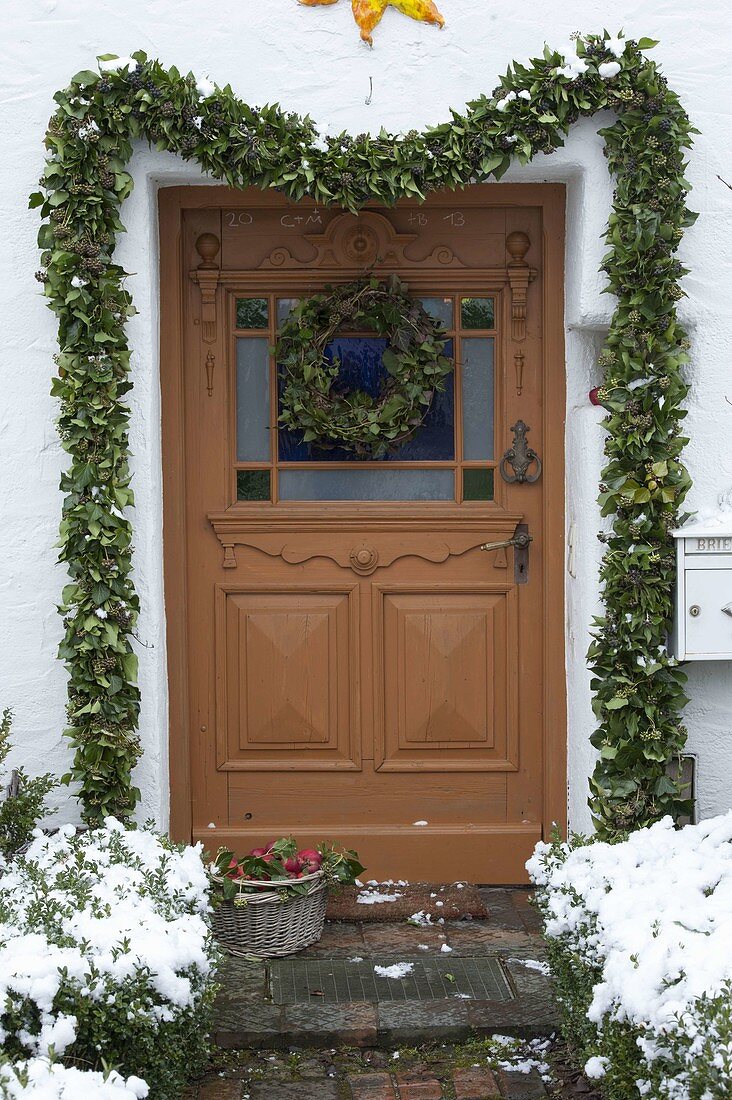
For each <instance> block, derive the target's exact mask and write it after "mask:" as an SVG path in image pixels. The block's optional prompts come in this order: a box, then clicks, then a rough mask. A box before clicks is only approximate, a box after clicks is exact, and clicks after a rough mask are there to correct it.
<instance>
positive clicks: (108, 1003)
mask: <svg viewBox="0 0 732 1100" xmlns="http://www.w3.org/2000/svg"><path fill="white" fill-rule="evenodd" d="M207 909H208V879H207V874H206V871H205V869H204V867H203V863H202V861H201V854H200V851H199V850H198V849H196V848H185V847H177V846H175V845H173V844H172V843H170V842H169V841H168V840H166V839H165V838H163V837H160V836H157V835H155V834H154V833H152V832H150V831H147V830H127V829H125V827H124V826H123V825H121V824H120V823H119V822H117V821H115V820H114V819H111V818H109V819H108V820H107V822H106V823H105V827H104V828H102V829H98V830H94V831H92V832H88V833H85V834H83V835H80V836H77V834H76V830H75V829H74V828H73V827H72V826H66V827H64V828H63V829H62V830H60V832H59V833H57V834H56V835H54V836H51V837H46V836H43V835H42V834H40V833H39V834H38V835H37V836H36V838H35V840H34V841H33V843H32V844H31V846H30V848H29V849H28V851H27V852H26V853H25V854H24V855H21V856H20V857H18V858H17V859H16V860H15V861H14V862H13V863H7V862H6V863H5V864H0V1042H1V1043H2V1050H3V1053H4V1054H5V1056H6V1057H7V1058H9V1059H11V1060H12V1061H14V1062H20V1061H23V1060H25V1059H27V1058H34V1057H37V1056H51V1057H52V1058H53V1057H56V1058H60V1059H61V1060H63V1062H65V1063H66V1064H68V1065H76V1066H81V1067H83V1068H88V1069H90V1070H95V1071H106V1070H108V1069H109V1068H110V1067H114V1068H115V1069H116V1070H118V1071H119V1072H120V1074H122V1076H124V1077H130V1076H136V1077H140V1078H142V1079H143V1080H144V1081H145V1082H147V1084H148V1085H149V1088H150V1095H151V1096H154V1097H155V1098H156V1100H168V1098H170V1100H173V1098H175V1100H178V1097H179V1096H180V1092H181V1090H182V1087H183V1085H184V1083H185V1081H186V1080H187V1079H188V1077H190V1076H191V1075H193V1074H195V1073H196V1072H198V1071H199V1070H200V1069H201V1068H202V1066H203V1064H204V1061H205V1058H206V1055H207V1049H208V1048H207V1029H208V1023H209V1010H210V1006H211V1002H212V998H213V991H214V987H213V984H212V981H211V975H212V966H213V962H214V957H215V953H214V947H213V944H212V940H211V936H210V932H209V928H208V923H207V920H206V913H207ZM10 1095H12V1093H11V1094H10Z"/></svg>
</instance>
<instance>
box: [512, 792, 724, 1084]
mask: <svg viewBox="0 0 732 1100" xmlns="http://www.w3.org/2000/svg"><path fill="white" fill-rule="evenodd" d="M527 868H528V870H529V874H530V875H531V878H532V879H533V881H534V882H535V883H536V884H537V886H538V887H540V889H541V906H542V912H543V914H544V919H545V932H546V935H547V936H548V937H549V938H554V939H560V940H561V941H562V942H563V944H564V945H565V946H566V947H567V948H568V949H569V950H572V951H576V952H577V953H578V954H579V956H580V957H581V958H582V959H583V961H584V962H586V963H587V964H588V965H590V966H594V967H596V968H597V969H598V971H599V973H600V978H599V980H598V981H597V983H596V985H595V986H594V988H593V992H592V998H591V1002H590V1006H589V1010H588V1018H589V1019H590V1021H591V1022H592V1023H594V1024H595V1025H597V1027H598V1028H599V1029H600V1030H601V1029H602V1027H603V1024H604V1022H605V1021H607V1020H608V1019H610V1020H617V1021H621V1022H627V1023H628V1024H629V1025H631V1026H633V1027H635V1028H636V1029H638V1031H639V1032H640V1034H641V1041H639V1046H640V1049H641V1052H642V1055H643V1057H644V1058H645V1061H646V1062H647V1063H648V1064H649V1065H650V1063H652V1062H654V1061H655V1060H656V1059H659V1058H661V1059H663V1058H664V1057H666V1055H667V1053H668V1050H667V1048H668V1046H669V1042H670V1043H671V1044H673V1043H674V1042H676V1041H677V1040H678V1041H679V1042H681V1043H682V1044H683V1043H684V1042H685V1043H687V1045H688V1044H691V1047H690V1048H689V1058H690V1059H691V1060H692V1062H693V1056H694V1047H695V1044H696V1046H697V1047H698V1049H701V1047H702V1045H703V1037H704V1035H705V1034H706V1033H707V1032H708V1029H709V1024H708V1016H705V1015H704V1010H703V1007H702V1006H703V1001H702V1000H701V999H702V998H704V997H705V996H706V997H711V998H714V997H721V998H727V997H728V991H729V988H730V982H732V952H731V951H730V949H729V945H730V942H732V812H730V813H728V814H724V815H722V816H720V817H716V818H711V819H709V820H706V821H703V822H701V823H700V824H698V825H688V826H686V827H685V828H683V829H680V830H679V829H675V828H674V825H673V822H672V820H671V818H670V817H669V818H664V820H663V821H660V822H658V823H657V824H655V825H652V826H650V827H649V828H646V829H640V830H638V831H637V832H635V833H633V834H631V835H630V837H629V838H628V839H627V840H626V841H624V842H623V843H619V844H613V845H610V844H605V843H600V842H597V843H592V844H587V845H584V846H580V847H574V848H570V847H569V846H568V845H562V846H561V847H560V848H559V849H558V850H557V849H554V850H552V849H551V848H550V846H548V845H546V844H539V845H538V846H537V849H536V851H535V854H534V856H533V857H532V858H531V859H530V860H529V862H528V864H527ZM705 1021H706V1022H705ZM716 1057H719V1058H720V1059H727V1061H725V1062H724V1065H725V1066H727V1065H728V1062H729V1060H730V1058H732V1053H731V1052H730V1050H729V1049H727V1048H725V1050H724V1051H721V1048H720V1046H719V1044H718V1045H717V1053H716ZM591 1061H592V1060H591ZM720 1066H721V1062H720ZM598 1068H599V1066H598V1065H597V1064H595V1063H594V1062H593V1064H592V1066H591V1069H592V1070H597V1069H598ZM662 1095H669V1096H674V1097H676V1098H678V1100H685V1098H686V1097H688V1096H689V1095H690V1093H689V1092H688V1090H687V1089H686V1086H685V1085H684V1084H682V1083H679V1082H677V1084H676V1085H675V1086H674V1091H671V1090H670V1087H669V1091H668V1093H662Z"/></svg>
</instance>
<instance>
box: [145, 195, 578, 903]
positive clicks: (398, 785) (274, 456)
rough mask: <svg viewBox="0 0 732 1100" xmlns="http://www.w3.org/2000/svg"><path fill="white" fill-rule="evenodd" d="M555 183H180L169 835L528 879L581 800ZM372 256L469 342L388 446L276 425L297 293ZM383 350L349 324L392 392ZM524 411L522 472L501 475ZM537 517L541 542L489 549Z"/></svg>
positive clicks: (171, 402)
mask: <svg viewBox="0 0 732 1100" xmlns="http://www.w3.org/2000/svg"><path fill="white" fill-rule="evenodd" d="M563 201H564V195H563V189H562V188H561V187H557V186H538V187H536V186H531V187H510V186H487V187H486V186H479V187H475V188H473V189H470V190H468V191H467V192H464V193H460V194H457V195H456V194H444V195H440V196H437V197H435V198H432V199H431V200H430V201H429V202H428V203H427V204H426V205H424V206H419V205H417V204H415V203H411V202H404V203H402V204H400V205H398V206H397V207H396V208H395V209H391V210H386V209H379V208H376V207H374V208H369V209H367V210H366V211H364V212H362V213H361V214H360V215H358V216H356V215H353V214H350V213H348V212H344V211H342V210H340V209H323V208H320V209H318V208H316V207H314V206H313V204H312V203H303V204H301V205H296V204H292V203H289V202H287V201H286V200H285V199H283V198H282V197H281V196H277V195H272V194H264V193H259V192H257V193H240V192H233V191H228V190H222V189H220V188H215V189H213V188H195V189H194V188H181V189H178V188H175V189H170V190H168V191H163V192H162V193H161V247H162V301H163V327H162V359H163V372H162V377H163V409H164V447H165V454H164V473H165V501H166V514H165V550H166V602H167V613H168V620H169V638H168V641H169V667H170V686H171V777H172V779H171V782H172V816H173V831H174V832H175V833H176V834H177V835H180V836H185V837H186V838H187V837H189V836H192V837H193V839H194V840H203V842H204V843H205V844H206V846H207V847H211V848H215V847H217V846H218V844H221V843H225V844H227V845H230V846H232V847H234V848H235V849H237V850H240V851H241V850H248V849H249V848H250V847H251V846H252V845H254V844H256V843H260V842H262V841H266V840H267V839H268V838H270V837H272V836H277V835H280V834H282V833H289V832H292V833H294V834H295V835H296V836H297V838H298V839H299V840H301V841H302V842H303V843H312V842H314V841H317V840H322V839H336V840H339V841H341V842H343V843H345V844H346V845H348V846H352V847H355V848H357V849H358V851H359V852H360V854H361V857H362V861H363V862H364V863H365V864H366V865H367V868H368V872H369V875H373V876H376V877H377V878H383V877H391V878H398V877H405V878H411V879H413V880H417V879H427V880H430V881H440V880H443V881H452V880H455V879H460V878H464V879H470V880H472V881H478V882H485V883H488V882H518V881H522V880H523V879H524V877H525V874H524V870H523V863H524V861H525V859H526V858H527V856H528V855H529V853H530V851H531V849H532V847H533V845H534V844H535V842H536V841H537V840H538V839H540V838H541V837H542V836H543V835H545V834H546V831H547V827H548V826H549V825H550V823H551V821H552V820H558V821H560V822H561V821H562V820H563V817H564V810H563V802H564V797H563V791H564V785H565V768H564V742H565V730H564V704H563V698H564V673H563V668H564V664H563V614H562V557H563V554H562V494H563V462H562V445H563V410H564V402H563V357H562V342H561V340H562V329H561V325H562V262H561V256H562V242H563V213H562V211H563ZM367 269H368V270H373V271H374V272H375V273H376V274H377V275H383V276H386V275H388V274H390V273H392V272H396V273H397V274H398V275H399V276H400V278H402V279H403V280H404V281H405V282H406V283H407V284H408V287H409V292H410V294H412V295H413V296H415V297H418V298H420V299H421V300H422V301H423V303H424V305H425V308H426V309H427V310H428V311H429V312H431V313H432V314H434V315H435V316H436V317H439V318H440V320H441V321H442V322H443V324H444V326H445V329H446V331H447V333H448V335H449V344H448V348H447V351H448V353H449V354H450V356H451V357H453V358H454V362H455V370H454V373H453V375H452V376H451V377H450V379H449V383H448V385H447V387H446V389H445V391H444V393H442V394H439V395H438V396H437V397H436V398H435V400H434V402H433V405H432V409H431V411H430V414H429V416H428V417H427V420H426V421H425V423H424V425H423V426H422V427H421V428H420V430H419V432H418V433H417V434H416V435H415V436H414V437H413V438H412V439H411V440H409V441H408V442H407V443H405V444H404V445H402V447H401V448H400V450H399V451H398V452H397V453H396V454H394V455H392V456H390V457H389V458H388V459H386V460H381V461H375V462H368V461H363V460H358V459H354V458H353V457H352V456H350V455H349V454H348V453H346V452H344V451H339V450H337V449H332V450H322V449H321V450H318V449H316V448H313V447H312V446H310V445H308V444H305V443H304V442H303V440H302V438H301V437H300V436H298V435H297V433H294V432H288V431H284V430H278V378H277V367H276V363H275V361H274V356H273V355H272V347H273V345H274V343H275V341H276V335H277V331H278V327H279V325H281V323H282V320H283V319H284V318H285V317H286V316H287V314H288V312H289V310H290V309H291V308H292V304H293V302H294V301H297V300H298V299H300V298H301V297H303V296H305V295H309V294H312V293H314V292H316V291H319V290H321V289H322V288H323V287H324V286H326V285H328V284H331V283H334V282H342V281H347V280H351V279H353V278H354V277H357V276H358V275H359V274H361V273H363V271H364V270H367ZM383 344H384V342H383V341H380V340H379V339H377V338H376V337H374V334H373V333H371V334H369V333H358V332H344V333H343V334H342V336H341V337H339V339H338V341H337V346H336V347H335V348H334V349H333V350H334V353H336V354H337V355H338V356H339V357H340V359H341V361H342V363H343V372H344V377H345V378H346V380H347V382H348V383H349V384H350V385H352V386H359V387H369V386H371V387H376V388H378V385H379V382H380V378H381V371H382V370H383V368H382V366H381V353H382V351H383ZM519 421H523V422H524V423H525V424H526V425H528V427H529V429H530V431H529V433H528V444H529V446H531V447H533V449H534V450H535V452H536V453H537V455H538V456H539V457H540V458H541V460H542V462H543V472H542V474H541V476H540V477H536V475H537V474H538V473H539V464H538V463H537V462H536V461H534V462H533V463H532V464H531V466H530V467H529V470H528V474H529V480H527V481H521V480H506V479H505V477H504V476H503V475H504V474H505V475H508V477H509V478H512V477H515V473H514V467H513V466H511V464H510V463H508V462H505V463H504V464H503V467H502V470H501V466H500V460H501V457H502V456H503V454H504V452H505V451H507V450H508V449H509V448H510V447H511V445H512V442H513V441H514V438H515V431H516V429H515V427H514V426H515V425H517V423H518V422H519ZM516 438H517V441H518V445H519V449H520V444H521V440H520V438H519V437H516ZM518 459H520V454H519V455H518V458H517V461H518ZM517 531H519V532H528V533H529V534H530V535H531V537H532V539H533V541H532V542H531V543H530V548H529V549H528V551H525V550H520V549H519V550H514V548H513V547H508V548H507V549H500V548H499V549H496V550H492V551H488V552H486V551H483V550H481V546H482V545H483V544H485V543H493V542H503V541H506V540H509V539H511V538H512V537H513V536H514V535H515V533H516V532H517Z"/></svg>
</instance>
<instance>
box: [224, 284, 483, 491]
mask: <svg viewBox="0 0 732 1100" xmlns="http://www.w3.org/2000/svg"><path fill="white" fill-rule="evenodd" d="M421 301H422V304H423V306H424V308H425V309H426V310H427V312H428V313H429V314H430V315H431V316H433V317H435V318H436V319H438V320H439V321H440V322H441V323H442V325H443V327H444V329H445V332H446V335H447V343H446V346H445V354H446V355H447V356H448V357H449V358H450V359H452V360H453V362H454V365H455V366H454V371H453V373H452V374H450V375H449V376H448V378H447V379H446V384H445V388H444V390H443V391H442V392H441V393H437V394H435V397H434V399H433V401H432V405H431V407H430V410H429V413H428V414H427V416H426V418H425V421H424V423H423V424H422V425H421V427H420V428H419V430H418V431H417V432H415V434H414V435H413V436H412V438H411V439H409V440H407V441H406V442H405V443H403V444H402V445H401V446H400V447H399V448H398V449H397V450H395V451H394V452H392V453H390V454H389V455H386V456H385V457H384V458H382V459H377V460H369V461H364V460H363V459H358V458H355V457H354V456H353V454H352V453H351V452H349V451H347V450H345V449H343V448H338V447H332V448H324V447H322V445H321V446H317V445H314V444H312V443H305V442H304V441H303V438H302V435H301V434H300V433H299V432H297V431H291V430H288V429H284V428H281V427H279V426H278V416H279V397H280V392H281V380H280V378H279V376H278V371H277V366H276V363H275V362H274V355H273V352H272V349H273V347H274V345H275V344H276V339H277V330H278V329H279V328H280V327H281V325H282V324H283V323H284V321H285V320H286V318H287V316H288V315H289V313H290V311H291V310H292V309H293V307H294V306H295V305H297V303H298V299H297V298H291V297H279V296H274V295H273V296H270V297H267V298H264V297H261V298H254V297H238V298H236V300H235V326H236V332H235V344H236V347H235V352H236V355H235V358H236V454H235V469H236V496H237V499H238V500H240V501H265V500H268V501H271V502H275V503H276V502H277V501H279V500H282V501H337V500H343V501H359V500H363V501H380V500H381V501H400V500H403V501H410V500H415V501H430V500H432V501H458V502H460V501H468V502H470V501H486V500H492V499H493V484H494V478H493V470H494V467H495V461H494V453H495V450H494V419H495V418H494V385H495V362H494V357H495V340H496V328H495V316H496V310H495V299H494V298H493V297H491V296H468V295H460V294H454V295H442V296H431V297H424V298H422V299H421ZM386 346H387V341H386V340H385V339H383V338H382V337H378V336H375V335H373V333H368V332H343V333H340V334H339V335H338V336H337V337H336V339H334V340H333V341H332V342H331V344H330V345H329V347H328V348H327V349H326V355H327V356H328V358H329V359H331V360H333V359H334V358H337V359H339V360H340V362H341V380H342V385H343V387H344V388H345V389H356V388H357V389H363V390H366V391H367V392H368V393H371V394H374V395H375V394H377V393H378V392H379V389H380V387H381V385H382V384H383V382H384V380H385V378H386V370H385V368H384V366H383V362H382V357H383V353H384V351H385V349H386Z"/></svg>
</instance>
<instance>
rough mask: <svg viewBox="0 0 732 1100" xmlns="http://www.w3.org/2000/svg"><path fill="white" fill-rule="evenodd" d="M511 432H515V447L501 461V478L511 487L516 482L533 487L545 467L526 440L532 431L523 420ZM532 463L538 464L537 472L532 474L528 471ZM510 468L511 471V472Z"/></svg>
mask: <svg viewBox="0 0 732 1100" xmlns="http://www.w3.org/2000/svg"><path fill="white" fill-rule="evenodd" d="M511 431H512V432H513V446H512V447H511V448H509V450H507V451H506V453H505V454H504V456H503V458H502V459H501V463H500V466H499V469H500V471H501V477H502V478H503V480H504V481H507V482H508V483H509V485H513V484H514V482H518V483H519V484H523V483H524V482H528V484H529V485H533V483H534V482H535V481H538V480H539V478H540V477H541V471H542V468H543V467H542V464H541V459H540V458H539V456H538V454H537V453H536V451H535V450H533V449H532V448H531V447H530V446H529V444H528V442H527V439H526V434H527V432H530V431H531V428H529V426H528V425H527V424H524V422H523V420H517V421H516V423H515V424H512V425H511ZM532 462H535V463H536V472H535V473H533V474H530V473H529V472H528V470H529V466H531V464H532ZM509 466H510V467H511V470H509ZM511 471H513V472H511Z"/></svg>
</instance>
